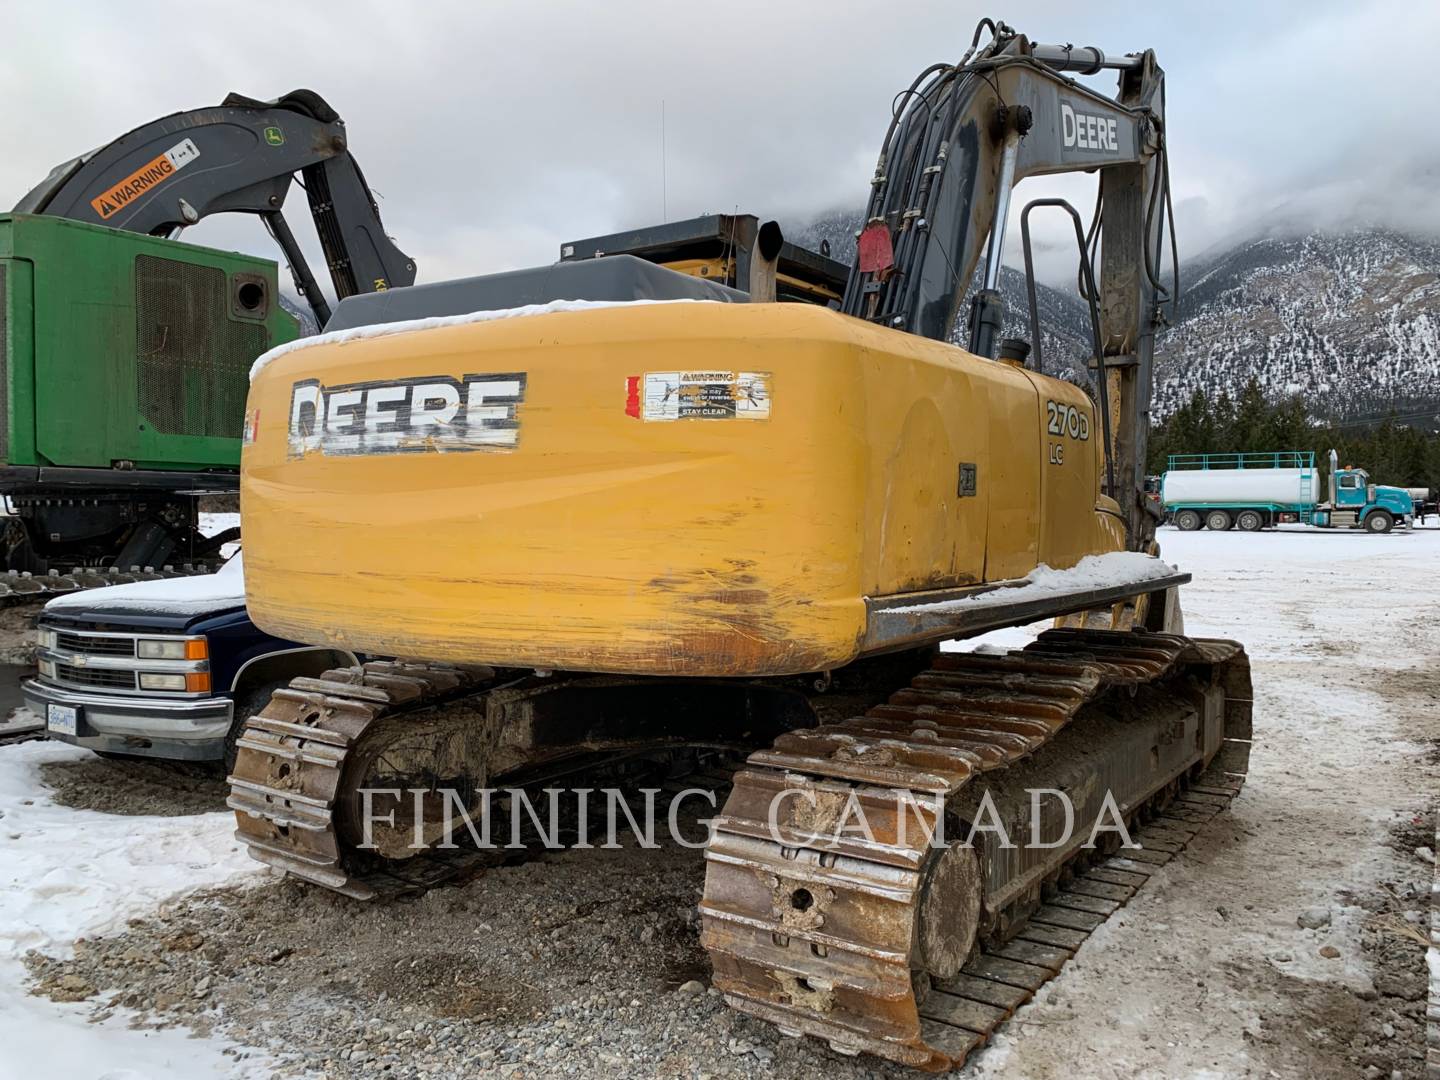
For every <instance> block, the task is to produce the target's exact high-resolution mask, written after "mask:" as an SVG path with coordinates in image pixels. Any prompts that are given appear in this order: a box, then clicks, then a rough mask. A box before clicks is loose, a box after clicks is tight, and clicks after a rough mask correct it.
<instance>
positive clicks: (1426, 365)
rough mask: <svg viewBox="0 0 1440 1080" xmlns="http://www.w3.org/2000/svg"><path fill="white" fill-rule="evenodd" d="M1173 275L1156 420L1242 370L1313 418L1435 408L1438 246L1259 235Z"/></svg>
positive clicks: (1417, 241)
mask: <svg viewBox="0 0 1440 1080" xmlns="http://www.w3.org/2000/svg"><path fill="white" fill-rule="evenodd" d="M1184 270H1185V273H1184V275H1183V278H1182V284H1183V283H1184V282H1187V281H1188V284H1185V285H1184V289H1185V291H1184V295H1183V296H1182V298H1181V306H1182V310H1181V313H1180V319H1179V321H1178V323H1177V325H1176V326H1175V327H1174V328H1173V329H1171V330H1170V331H1169V332H1168V333H1166V334H1165V335H1164V336H1163V337H1162V338H1161V339H1160V342H1159V344H1158V359H1157V378H1156V390H1155V403H1156V408H1157V411H1158V412H1159V414H1160V415H1162V416H1163V415H1164V414H1165V413H1167V412H1169V411H1171V410H1173V409H1174V408H1176V407H1177V406H1178V405H1180V404H1182V403H1183V402H1184V401H1185V400H1186V399H1188V398H1189V397H1190V395H1191V393H1192V392H1193V391H1194V390H1195V389H1196V388H1200V389H1203V390H1206V391H1207V392H1209V393H1212V394H1218V393H1219V392H1220V391H1221V390H1229V391H1230V393H1231V394H1232V395H1233V394H1235V393H1236V392H1238V391H1239V389H1240V388H1241V387H1243V386H1244V385H1245V383H1246V382H1247V381H1248V380H1249V379H1250V378H1251V377H1252V376H1253V377H1254V378H1256V379H1258V380H1259V382H1260V385H1261V387H1262V388H1263V389H1264V391H1265V395H1266V397H1267V398H1270V399H1271V400H1274V399H1275V398H1280V397H1285V396H1287V395H1290V394H1296V393H1299V394H1302V395H1303V396H1304V398H1305V401H1306V404H1307V405H1308V406H1309V409H1310V412H1311V415H1313V416H1315V417H1317V418H1323V419H1333V418H1338V417H1354V416H1362V417H1364V416H1383V415H1385V414H1386V413H1387V412H1390V411H1392V410H1393V411H1394V412H1396V413H1397V414H1400V415H1402V416H1410V415H1412V414H1415V413H1419V412H1425V411H1433V410H1440V243H1437V242H1435V241H1433V240H1429V239H1425V238H1421V237H1416V236H1404V235H1401V234H1399V233H1395V232H1390V231H1386V230H1369V231H1356V232H1349V233H1344V234H1339V235H1327V234H1322V233H1312V234H1310V235H1308V236H1301V237H1287V238H1276V237H1267V238H1264V239H1259V240H1252V241H1249V242H1248V243H1243V244H1241V245H1239V246H1238V247H1235V248H1232V249H1230V250H1229V251H1226V252H1224V253H1223V254H1219V255H1216V256H1214V257H1213V258H1210V259H1207V260H1204V261H1203V262H1201V263H1200V264H1199V265H1196V266H1187V267H1185V268H1184Z"/></svg>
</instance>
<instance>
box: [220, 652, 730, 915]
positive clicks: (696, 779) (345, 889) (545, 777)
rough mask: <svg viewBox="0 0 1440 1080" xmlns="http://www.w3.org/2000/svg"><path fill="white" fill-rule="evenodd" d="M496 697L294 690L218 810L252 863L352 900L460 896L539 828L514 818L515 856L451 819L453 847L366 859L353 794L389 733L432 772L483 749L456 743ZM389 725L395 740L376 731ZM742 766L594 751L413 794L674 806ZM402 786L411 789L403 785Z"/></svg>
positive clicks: (474, 735)
mask: <svg viewBox="0 0 1440 1080" xmlns="http://www.w3.org/2000/svg"><path fill="white" fill-rule="evenodd" d="M503 688H504V687H503V686H501V685H497V680H496V678H495V675H494V673H493V672H492V671H490V670H489V669H486V668H458V667H451V666H447V665H440V664H415V663H402V662H389V661H384V662H379V661H377V662H371V663H367V664H363V665H359V666H355V667H349V668H339V669H334V670H331V671H327V672H325V673H324V674H323V675H322V676H321V677H320V678H318V679H314V678H297V679H294V680H292V681H291V683H290V685H289V686H287V687H284V688H282V689H279V690H277V691H276V692H275V693H274V694H273V695H272V697H271V699H270V702H269V704H267V705H266V707H265V708H264V709H263V710H262V711H261V712H260V713H259V714H258V715H257V716H254V717H251V719H250V720H249V722H248V723H247V724H246V726H245V729H244V731H243V732H242V733H241V736H240V738H239V740H238V742H237V746H236V749H237V754H236V761H235V767H234V771H233V772H232V774H231V776H230V777H229V783H230V795H229V796H228V798H227V799H226V803H227V805H228V806H229V807H230V808H231V809H232V810H235V811H236V820H237V823H238V828H237V829H236V833H235V836H236V839H238V840H240V841H241V842H242V843H244V844H246V845H247V847H248V848H249V851H250V854H251V856H252V857H253V858H255V859H257V860H258V861H260V862H263V863H266V864H268V865H270V866H274V867H276V868H277V869H280V870H283V871H285V872H287V873H289V874H293V875H295V876H296V877H299V878H302V879H304V880H306V881H309V882H312V883H313V884H316V885H321V886H324V887H325V888H327V889H331V890H333V891H335V892H339V893H342V894H344V895H346V896H350V897H352V898H354V899H357V900H378V899H386V898H389V897H393V896H398V895H404V894H413V893H419V892H424V891H426V890H428V889H432V888H437V887H440V886H443V885H455V884H461V883H463V882H465V881H467V880H469V879H470V878H472V877H474V876H475V875H476V874H479V873H481V872H482V871H484V870H485V869H487V868H489V867H492V866H497V865H501V864H504V863H509V862H515V861H519V860H523V859H525V858H527V857H528V856H529V854H530V852H531V851H533V850H534V849H535V848H537V847H539V846H541V844H542V843H543V841H544V837H543V836H542V835H541V833H540V832H539V828H538V825H537V823H536V822H534V821H533V820H531V819H528V818H525V817H524V816H523V815H516V817H517V818H519V819H521V820H523V821H524V825H523V826H522V827H521V832H520V835H519V841H520V845H519V847H512V846H510V845H508V844H505V840H506V839H508V837H506V836H500V837H498V838H497V839H496V840H495V841H494V845H495V846H490V847H484V848H479V847H475V846H473V845H472V844H466V843H465V841H466V839H467V837H468V833H466V831H465V829H464V826H463V825H459V824H458V819H457V828H456V831H455V835H454V840H455V844H454V846H452V847H445V848H433V849H429V850H423V851H418V852H416V851H406V852H405V853H404V854H403V855H401V854H400V852H398V851H396V850H393V849H390V848H387V847H386V845H385V844H383V843H382V844H380V845H379V850H376V851H373V852H366V851H362V850H359V849H358V848H357V841H358V839H359V837H358V836H357V833H358V832H359V828H358V825H357V824H356V822H357V820H358V813H359V811H360V810H361V809H363V807H361V806H357V803H358V802H359V800H358V799H357V793H356V791H355V788H356V787H357V786H358V784H357V780H359V779H360V778H362V777H366V776H370V777H373V776H374V775H375V773H374V769H375V768H376V766H377V764H382V763H383V762H384V761H385V759H386V757H387V755H389V756H394V748H395V747H396V745H397V740H396V739H395V738H394V734H395V732H396V731H397V730H398V731H400V732H401V740H404V739H411V740H412V741H413V742H415V743H416V744H417V745H418V746H420V747H421V748H422V752H424V751H426V750H429V749H431V748H433V747H435V746H437V745H440V747H441V752H440V757H441V758H442V759H443V758H444V757H445V756H446V754H445V744H446V743H453V742H454V741H455V740H456V739H457V738H459V739H462V740H463V739H465V738H467V737H468V738H470V739H472V740H474V741H475V742H477V743H486V744H487V745H488V738H487V736H488V735H489V734H490V733H488V732H485V731H483V730H477V728H479V727H481V726H483V725H478V724H476V723H473V722H472V723H470V724H469V725H468V729H467V725H466V724H465V721H464V717H466V716H469V717H480V716H482V715H483V714H484V712H485V708H484V706H485V699H486V697H487V695H488V694H490V693H491V692H493V691H496V690H501V689H503ZM457 718H459V724H458V725H457V723H456V721H457ZM391 724H394V725H395V727H391V728H389V729H388V731H387V725H391ZM387 736H388V737H387ZM486 748H487V746H479V745H477V746H473V747H471V748H470V750H471V753H469V754H468V755H467V754H462V755H460V757H459V758H455V757H454V755H453V754H452V755H450V757H451V758H452V760H460V761H468V762H470V763H478V762H482V761H484V759H485V750H486ZM740 757H741V755H739V754H737V753H735V752H734V750H733V749H730V748H727V747H725V746H723V745H721V744H716V743H714V742H702V743H696V744H681V743H674V742H670V743H663V744H660V745H656V744H654V743H647V742H644V741H640V742H635V743H631V744H627V745H621V746H614V747H601V748H597V749H595V750H594V751H593V752H590V753H579V754H575V755H571V756H568V757H564V758H562V759H561V760H559V761H553V762H551V763H549V764H548V765H542V766H539V767H534V768H529V769H521V770H518V771H517V772H516V773H515V774H506V776H504V777H492V776H490V775H489V774H488V770H487V769H484V768H483V766H482V767H481V768H480V769H479V770H477V772H476V773H475V774H472V775H470V776H468V777H462V776H459V775H457V774H456V773H449V774H447V773H445V772H444V771H443V770H434V769H432V770H429V771H426V772H425V773H424V775H423V778H422V779H420V782H421V783H428V784H429V785H431V786H433V787H435V788H441V787H448V788H452V789H453V788H457V787H458V788H462V789H463V788H466V787H468V788H472V789H478V788H480V787H483V786H484V785H485V783H486V782H487V781H498V782H503V783H505V784H506V791H508V790H509V789H510V788H511V787H512V786H513V787H514V788H515V789H517V790H519V791H521V792H523V793H524V794H525V795H526V796H527V797H529V798H531V799H532V800H534V801H536V802H539V800H538V798H537V797H538V796H539V795H540V793H541V792H543V790H544V789H545V787H546V785H547V784H552V783H554V782H555V781H556V780H558V779H560V778H564V779H565V780H566V781H567V782H570V783H572V784H575V785H577V786H582V787H583V786H586V785H599V784H603V783H615V782H617V781H618V782H620V783H621V784H622V785H624V786H627V787H629V788H630V789H632V790H633V789H634V788H635V787H637V786H638V784H639V782H640V781H644V782H646V783H651V784H654V785H655V786H656V787H658V788H659V789H660V790H663V791H668V792H669V793H671V794H674V793H675V792H678V791H679V790H681V789H682V788H683V787H685V786H686V784H694V783H704V784H706V785H707V786H708V787H710V788H720V789H722V790H721V794H723V793H724V790H725V789H728V785H729V779H730V776H731V774H732V773H733V772H734V770H735V767H736V765H737V764H738V762H739V760H740ZM379 786H382V787H383V786H386V784H385V783H382V784H380V785H379ZM392 786H393V785H392ZM402 786H404V787H405V788H407V789H409V788H410V785H409V784H408V783H406V784H404V785H402ZM494 794H495V800H494V802H493V803H491V804H490V808H491V810H493V811H496V812H498V816H499V817H501V818H502V819H504V820H507V821H508V820H511V815H510V814H509V812H508V811H509V807H508V805H507V804H506V800H507V799H508V798H510V796H509V795H507V794H506V793H505V792H496V793H494ZM430 798H431V796H429V795H427V796H426V797H425V799H426V800H427V801H428V800H429V799H430ZM473 809H474V808H473V807H472V810H473ZM442 816H443V815H440V814H436V813H434V806H433V803H431V804H429V805H427V806H426V807H425V810H424V817H425V818H426V820H427V821H434V820H436V819H437V818H440V817H442ZM412 820H413V819H412ZM411 824H412V822H406V823H402V824H401V825H400V826H397V827H396V828H395V829H394V830H391V833H392V834H394V835H398V836H399V837H400V838H401V839H402V840H408V839H409V837H410V834H411ZM548 824H549V825H550V827H551V830H552V832H551V834H550V835H551V836H552V837H554V836H557V835H558V836H560V837H565V836H567V835H568V834H570V833H571V832H572V831H573V828H574V825H575V821H574V810H573V808H570V807H566V808H565V811H564V813H562V814H561V816H560V817H559V818H558V819H557V820H555V821H553V822H550V823H548ZM556 830H558V831H556ZM437 838H438V837H432V839H437ZM502 845H503V846H502Z"/></svg>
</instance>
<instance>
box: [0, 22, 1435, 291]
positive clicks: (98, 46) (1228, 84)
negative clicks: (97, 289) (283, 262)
mask: <svg viewBox="0 0 1440 1080" xmlns="http://www.w3.org/2000/svg"><path fill="white" fill-rule="evenodd" d="M982 14H991V15H994V16H997V17H1000V18H1003V19H1005V21H1007V22H1009V23H1010V24H1011V25H1012V26H1014V27H1016V29H1018V30H1020V31H1021V32H1023V33H1026V34H1028V35H1029V36H1030V37H1031V38H1032V39H1034V40H1037V41H1044V42H1058V43H1063V42H1073V43H1075V44H1085V45H1089V44H1094V45H1099V46H1100V47H1101V48H1103V49H1105V50H1106V51H1107V52H1116V53H1123V52H1129V51H1134V50H1138V49H1142V48H1146V47H1149V48H1153V49H1155V50H1156V52H1157V54H1158V56H1159V58H1160V62H1161V64H1162V66H1164V68H1165V69H1166V72H1167V88H1168V99H1169V111H1170V116H1169V129H1170V133H1171V134H1170V139H1171V143H1170V145H1171V163H1172V165H1171V167H1172V177H1173V182H1174V185H1175V191H1176V203H1177V214H1178V216H1179V219H1180V232H1181V243H1182V251H1183V253H1184V254H1186V255H1194V254H1197V253H1199V252H1202V251H1203V250H1205V249H1206V248H1208V247H1211V246H1213V245H1215V244H1217V243H1224V242H1228V240H1229V239H1230V238H1232V237H1234V236H1236V235H1243V234H1245V233H1247V232H1249V231H1251V230H1254V229H1257V228H1261V227H1265V226H1266V225H1270V224H1274V223H1276V222H1279V223H1282V224H1284V225H1287V226H1293V225H1297V224H1298V225H1305V226H1309V225H1318V226H1337V225H1346V224H1351V223H1355V222H1362V221H1378V222H1381V223H1389V224H1397V223H1399V224H1412V223H1413V224H1418V225H1419V226H1421V227H1423V228H1425V229H1427V230H1434V229H1436V228H1437V226H1440V170H1437V163H1440V134H1437V131H1436V127H1435V124H1434V115H1433V113H1434V108H1435V104H1436V102H1437V101H1440V93H1437V90H1440V64H1437V62H1436V60H1435V58H1434V56H1433V55H1432V54H1433V53H1434V52H1435V44H1436V42H1440V3H1435V2H1433V0H1410V2H1401V0H1396V2H1385V0H1379V2H1375V3H1370V4H1365V3H1342V2H1338V0H1273V2H1272V0H1267V2H1257V0H1248V2H1246V3H1228V2H1225V0H1210V2H1204V3H1189V2H1185V3H1179V2H1175V3H1172V2H1168V0H1166V2H1158V3H1152V4H1150V5H1148V6H1141V5H1136V4H1134V3H1105V2H1100V0H1096V2H1092V3H1090V4H1088V5H1078V4H1073V3H1065V2H1053V3H1052V2H1039V3H1037V2H1026V3H1022V2H1019V0H1015V2H1014V3H1013V4H1012V6H1011V7H1010V8H1008V9H999V8H995V9H991V8H980V7H977V6H974V5H972V4H969V3H957V2H955V0H899V2H896V3H891V4H875V3H873V2H860V0H719V2H716V3H709V4H698V3H682V2H679V0H591V2H588V3H586V2H568V0H528V2H524V0H472V2H468V3H467V2H451V0H438V2H431V0H412V2H411V3H401V4H396V3H372V2H370V0H349V2H347V3H333V4H332V3H328V2H324V3H322V2H319V0H291V2H289V3H271V2H267V0H251V2H250V3H247V4H244V5H239V6H237V5H235V4H233V3H215V2H210V0H193V2H191V3H189V4H186V5H184V6H183V7H182V6H180V5H176V4H173V3H172V4H159V3H146V2H143V0H139V2H137V0H128V2H126V3H123V4H116V3H113V2H109V0H106V2H99V0H96V2H63V0H62V2H60V3H58V4H57V3H50V4H36V3H28V4H20V3H18V2H16V3H11V4H9V5H7V11H6V34H5V36H6V42H7V46H8V48H7V57H8V59H7V62H6V64H5V65H3V67H0V89H3V92H4V98H3V99H4V100H5V101H6V102H7V103H8V104H9V108H7V110H6V113H7V118H8V120H7V123H8V126H9V128H10V132H9V136H10V137H9V138H8V140H7V145H6V152H5V153H4V154H3V155H0V202H3V203H4V205H13V204H14V203H15V202H16V201H17V200H18V199H19V198H20V197H21V196H22V195H23V194H24V192H25V191H26V190H28V189H29V188H30V187H31V186H32V185H33V184H34V183H36V182H37V181H38V180H40V179H41V178H42V177H43V176H44V175H45V174H46V172H48V171H49V169H50V168H51V167H52V166H53V165H55V164H56V163H58V162H60V161H62V160H64V159H66V158H69V157H73V156H74V155H76V154H78V153H80V152H82V151H85V150H88V149H90V148H92V147H94V146H96V145H99V144H101V143H104V142H108V141H109V140H110V139H112V138H114V137H115V136H117V135H119V134H121V133H122V132H124V131H126V130H128V129H129V128H131V127H134V126H136V125H138V124H140V123H143V122H145V121H147V120H150V119H153V118H155V117H157V116H160V115H163V114H165V113H168V112H174V111H176V110H178V109H183V108H193V107H199V106H205V105H214V104H218V103H219V101H220V100H221V99H222V98H223V97H224V96H225V94H226V93H227V92H228V91H231V90H234V91H238V92H241V93H244V94H247V95H250V96H253V97H258V98H273V97H276V96H278V95H280V94H282V93H284V92H286V91H288V90H290V89H292V88H295V87H300V86H304V87H309V88H312V89H314V90H316V91H318V92H320V93H321V94H322V95H323V96H325V97H326V98H328V99H329V101H330V103H331V104H332V105H333V106H335V108H336V109H337V110H338V111H339V113H340V114H341V116H342V117H344V118H345V120H346V121H347V125H348V128H349V132H350V143H351V148H352V150H353V151H354V153H355V154H356V156H357V157H358V158H359V160H360V162H361V164H362V166H363V167H364V169H365V172H366V175H367V178H368V179H369V181H370V183H371V184H372V185H373V187H374V188H375V190H376V191H377V193H378V194H379V196H380V197H381V209H382V213H383V215H384V218H385V223H386V227H387V229H388V231H389V232H391V233H392V235H394V236H395V237H396V239H397V241H398V242H399V244H400V246H401V248H402V249H403V250H405V251H407V252H408V253H410V254H411V255H413V256H414V257H415V258H416V259H417V261H418V262H419V265H420V272H421V277H422V279H424V280H432V281H433V280H437V279H440V278H443V277H450V276H456V275H461V274H473V273H484V272H487V271H492V270H501V269H507V268H512V267H516V266H523V265H529V264H534V263H539V262H549V261H552V260H553V259H554V258H555V257H556V256H557V254H558V250H559V246H560V244H561V243H562V241H565V240H570V239H576V238H578V237H583V236H590V235H594V234H596V233H603V232H607V231H611V230H614V229H619V228H625V227H630V226H637V225H644V224H650V223H654V222H657V221H659V220H661V218H662V216H668V217H669V218H671V219H674V218H679V217H687V216H692V215H694V214H698V213H701V212H704V211H726V210H733V209H735V208H737V207H739V208H741V209H742V210H745V211H748V212H752V213H757V214H760V215H762V216H776V217H780V218H781V219H782V220H785V221H791V222H794V221H802V220H804V219H806V218H807V217H808V216H809V215H811V214H814V213H817V212H821V211H825V210H828V209H832V208H837V207H849V206H859V205H862V204H863V201H864V199H865V195H866V192H867V187H866V185H867V181H868V179H869V175H870V172H871V170H872V168H873V165H874V159H875V153H876V151H877V149H878V145H879V141H880V139H881V137H882V135H883V133H884V126H885V123H886V122H887V120H888V114H889V108H890V102H891V99H892V97H893V95H894V93H895V91H896V90H897V89H899V88H900V87H901V86H903V85H905V84H908V82H909V81H910V79H911V78H912V77H913V76H914V75H915V74H916V73H917V72H918V71H919V70H920V69H921V68H922V67H924V66H925V65H926V64H929V63H931V62H932V61H936V60H953V59H958V57H959V55H960V54H961V53H962V52H963V51H964V48H965V46H966V45H967V44H968V43H969V38H970V34H971V31H972V29H973V26H974V24H975V21H976V19H977V18H978V17H979V16H980V15H982ZM1102 80H1103V81H1102ZM1097 85H1103V86H1104V87H1105V88H1106V89H1109V88H1110V87H1112V86H1113V85H1114V80H1113V76H1111V75H1106V76H1103V77H1097ZM662 111H663V115H664V125H663V126H664V139H663V148H664V153H663V168H662V124H661V117H662ZM662 177H663V182H662ZM1090 184H1091V181H1089V180H1088V179H1087V178H1078V177H1077V178H1073V179H1066V180H1065V181H1059V182H1056V181H1039V180H1037V181H1030V182H1027V184H1026V185H1025V186H1024V188H1022V190H1023V191H1024V193H1025V195H1026V196H1027V197H1028V196H1030V195H1032V194H1041V193H1042V192H1041V186H1042V185H1048V188H1047V190H1046V192H1045V193H1049V191H1052V190H1058V191H1059V192H1061V193H1063V194H1065V195H1067V196H1068V197H1071V198H1072V199H1073V200H1074V201H1075V202H1076V203H1077V205H1081V206H1082V208H1083V209H1084V210H1085V211H1086V212H1087V213H1088V202H1089V199H1090V198H1092V197H1093V187H1091V186H1090ZM305 216H306V215H305V213H304V197H303V194H301V193H299V192H296V193H295V196H294V197H292V200H291V203H290V217H291V220H292V223H293V224H294V225H295V226H296V228H297V231H299V232H302V234H304V233H305V231H306V230H308V223H306V222H305V221H304V220H303V219H304V217H305ZM1014 231H1015V230H1012V233H1013V232H1014ZM186 238H187V239H194V240H196V241H198V242H205V243H211V244H216V245H219V246H225V247H234V248H241V249H245V250H251V251H255V252H259V253H266V254H269V253H270V247H269V240H268V238H267V237H266V236H265V235H264V233H263V231H262V230H261V229H260V227H259V225H258V223H256V222H254V221H248V220H247V221H233V220H231V221H223V222H222V221H219V220H216V219H212V220H210V221H207V222H205V223H202V225H201V226H199V227H198V228H196V229H194V230H190V231H189V232H188V233H187V234H186Z"/></svg>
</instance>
